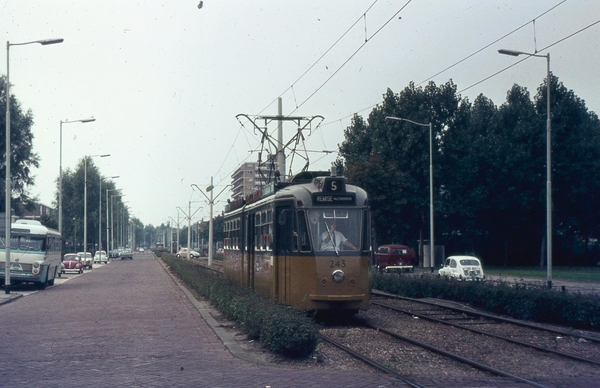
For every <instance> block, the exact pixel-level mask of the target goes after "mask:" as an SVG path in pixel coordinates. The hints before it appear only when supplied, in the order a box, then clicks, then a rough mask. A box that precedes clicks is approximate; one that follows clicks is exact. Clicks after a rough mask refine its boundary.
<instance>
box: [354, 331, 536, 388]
mask: <svg viewBox="0 0 600 388" xmlns="http://www.w3.org/2000/svg"><path fill="white" fill-rule="evenodd" d="M364 326H365V327H368V328H369V329H372V330H377V331H379V332H382V333H385V334H387V335H389V336H392V337H394V338H397V339H399V340H402V341H406V342H408V343H411V344H413V345H416V346H419V347H422V348H424V349H427V350H430V351H432V352H435V353H438V354H441V355H443V356H446V357H449V358H451V359H453V360H456V361H460V362H462V363H464V364H467V365H470V366H472V367H474V368H477V369H480V370H484V371H486V372H490V373H492V374H494V375H497V376H502V377H508V378H511V379H514V380H517V381H520V382H522V383H526V384H529V385H532V386H534V387H538V388H548V387H547V386H545V385H542V384H538V383H536V382H535V381H531V380H528V379H526V378H523V377H520V376H517V375H513V374H511V373H508V372H504V371H502V370H500V369H496V368H493V367H491V366H489V365H485V364H482V363H480V362H477V361H475V360H471V359H469V358H466V357H463V356H459V355H458V354H454V353H451V352H448V351H446V350H444V349H440V348H438V347H435V346H433V345H429V344H426V343H424V342H421V341H418V340H416V339H413V338H410V337H405V336H403V335H401V334H398V333H395V332H393V331H391V330H387V329H384V328H382V327H378V326H374V325H371V324H369V323H366V322H365V323H364Z"/></svg>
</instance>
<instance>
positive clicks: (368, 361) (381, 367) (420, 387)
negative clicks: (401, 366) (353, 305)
mask: <svg viewBox="0 0 600 388" xmlns="http://www.w3.org/2000/svg"><path fill="white" fill-rule="evenodd" d="M319 335H320V337H321V339H323V340H325V341H327V342H329V343H330V344H332V345H334V346H336V347H338V348H340V349H342V350H343V351H345V352H346V353H348V354H350V355H351V356H353V357H355V358H357V359H359V360H361V361H362V362H364V363H366V364H368V365H370V366H372V367H373V368H375V369H379V370H380V371H382V372H385V373H388V374H391V375H393V376H395V377H396V378H398V379H400V380H402V381H404V382H405V383H406V384H408V385H410V386H411V387H414V388H425V386H424V385H421V384H419V383H417V382H415V381H413V380H411V379H409V378H407V377H406V376H404V375H401V374H399V373H398V372H396V371H394V370H392V369H390V368H388V367H386V366H384V365H382V364H380V363H378V362H377V361H374V360H371V359H370V358H368V357H365V356H363V355H362V354H360V353H358V352H355V351H354V350H352V349H350V348H349V347H347V346H345V345H343V344H341V343H340V342H338V341H336V340H334V339H333V338H331V337H328V336H326V335H324V334H319Z"/></svg>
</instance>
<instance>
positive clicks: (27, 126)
mask: <svg viewBox="0 0 600 388" xmlns="http://www.w3.org/2000/svg"><path fill="white" fill-rule="evenodd" d="M6 97H7V96H6V77H5V76H2V77H0V131H1V132H0V160H1V161H2V162H1V164H2V169H3V170H4V165H5V161H6V152H5V151H6ZM32 126H33V114H32V113H31V111H30V110H28V111H27V112H23V109H22V108H21V103H20V102H19V101H18V100H17V98H16V97H15V96H14V95H11V96H10V144H11V154H10V155H11V158H10V160H11V162H10V177H11V183H12V193H11V196H12V202H11V205H12V207H13V209H14V212H15V213H16V214H17V215H21V214H22V212H23V210H25V209H28V210H31V209H32V208H33V206H34V201H35V198H31V197H30V194H29V187H31V186H32V185H33V183H34V178H33V176H32V175H31V170H32V168H34V167H39V157H38V155H37V154H36V153H35V152H33V133H32V132H31V127H32ZM2 177H3V179H2V186H1V187H0V195H1V196H2V198H4V191H5V190H4V189H5V184H4V182H5V180H4V179H5V178H6V175H5V174H4V173H3V175H2ZM4 206H5V204H4V200H3V201H2V202H1V203H0V212H4V211H5V209H4Z"/></svg>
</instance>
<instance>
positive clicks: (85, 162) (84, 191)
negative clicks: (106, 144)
mask: <svg viewBox="0 0 600 388" xmlns="http://www.w3.org/2000/svg"><path fill="white" fill-rule="evenodd" d="M107 156H110V154H105V155H90V156H87V155H86V156H84V158H83V160H84V162H83V165H84V167H83V252H85V254H87V160H88V158H95V157H100V158H105V157H107ZM92 266H93V264H92ZM90 268H91V267H90Z"/></svg>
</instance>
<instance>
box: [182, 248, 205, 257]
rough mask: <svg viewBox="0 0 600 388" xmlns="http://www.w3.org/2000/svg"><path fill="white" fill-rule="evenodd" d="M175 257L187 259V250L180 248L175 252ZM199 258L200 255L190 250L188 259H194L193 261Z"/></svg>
mask: <svg viewBox="0 0 600 388" xmlns="http://www.w3.org/2000/svg"><path fill="white" fill-rule="evenodd" d="M176 256H177V257H185V258H187V257H188V249H187V248H181V249H180V250H179V252H177V255H176ZM199 257H200V253H198V252H196V251H194V250H191V251H190V258H195V259H197V258H199Z"/></svg>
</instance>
